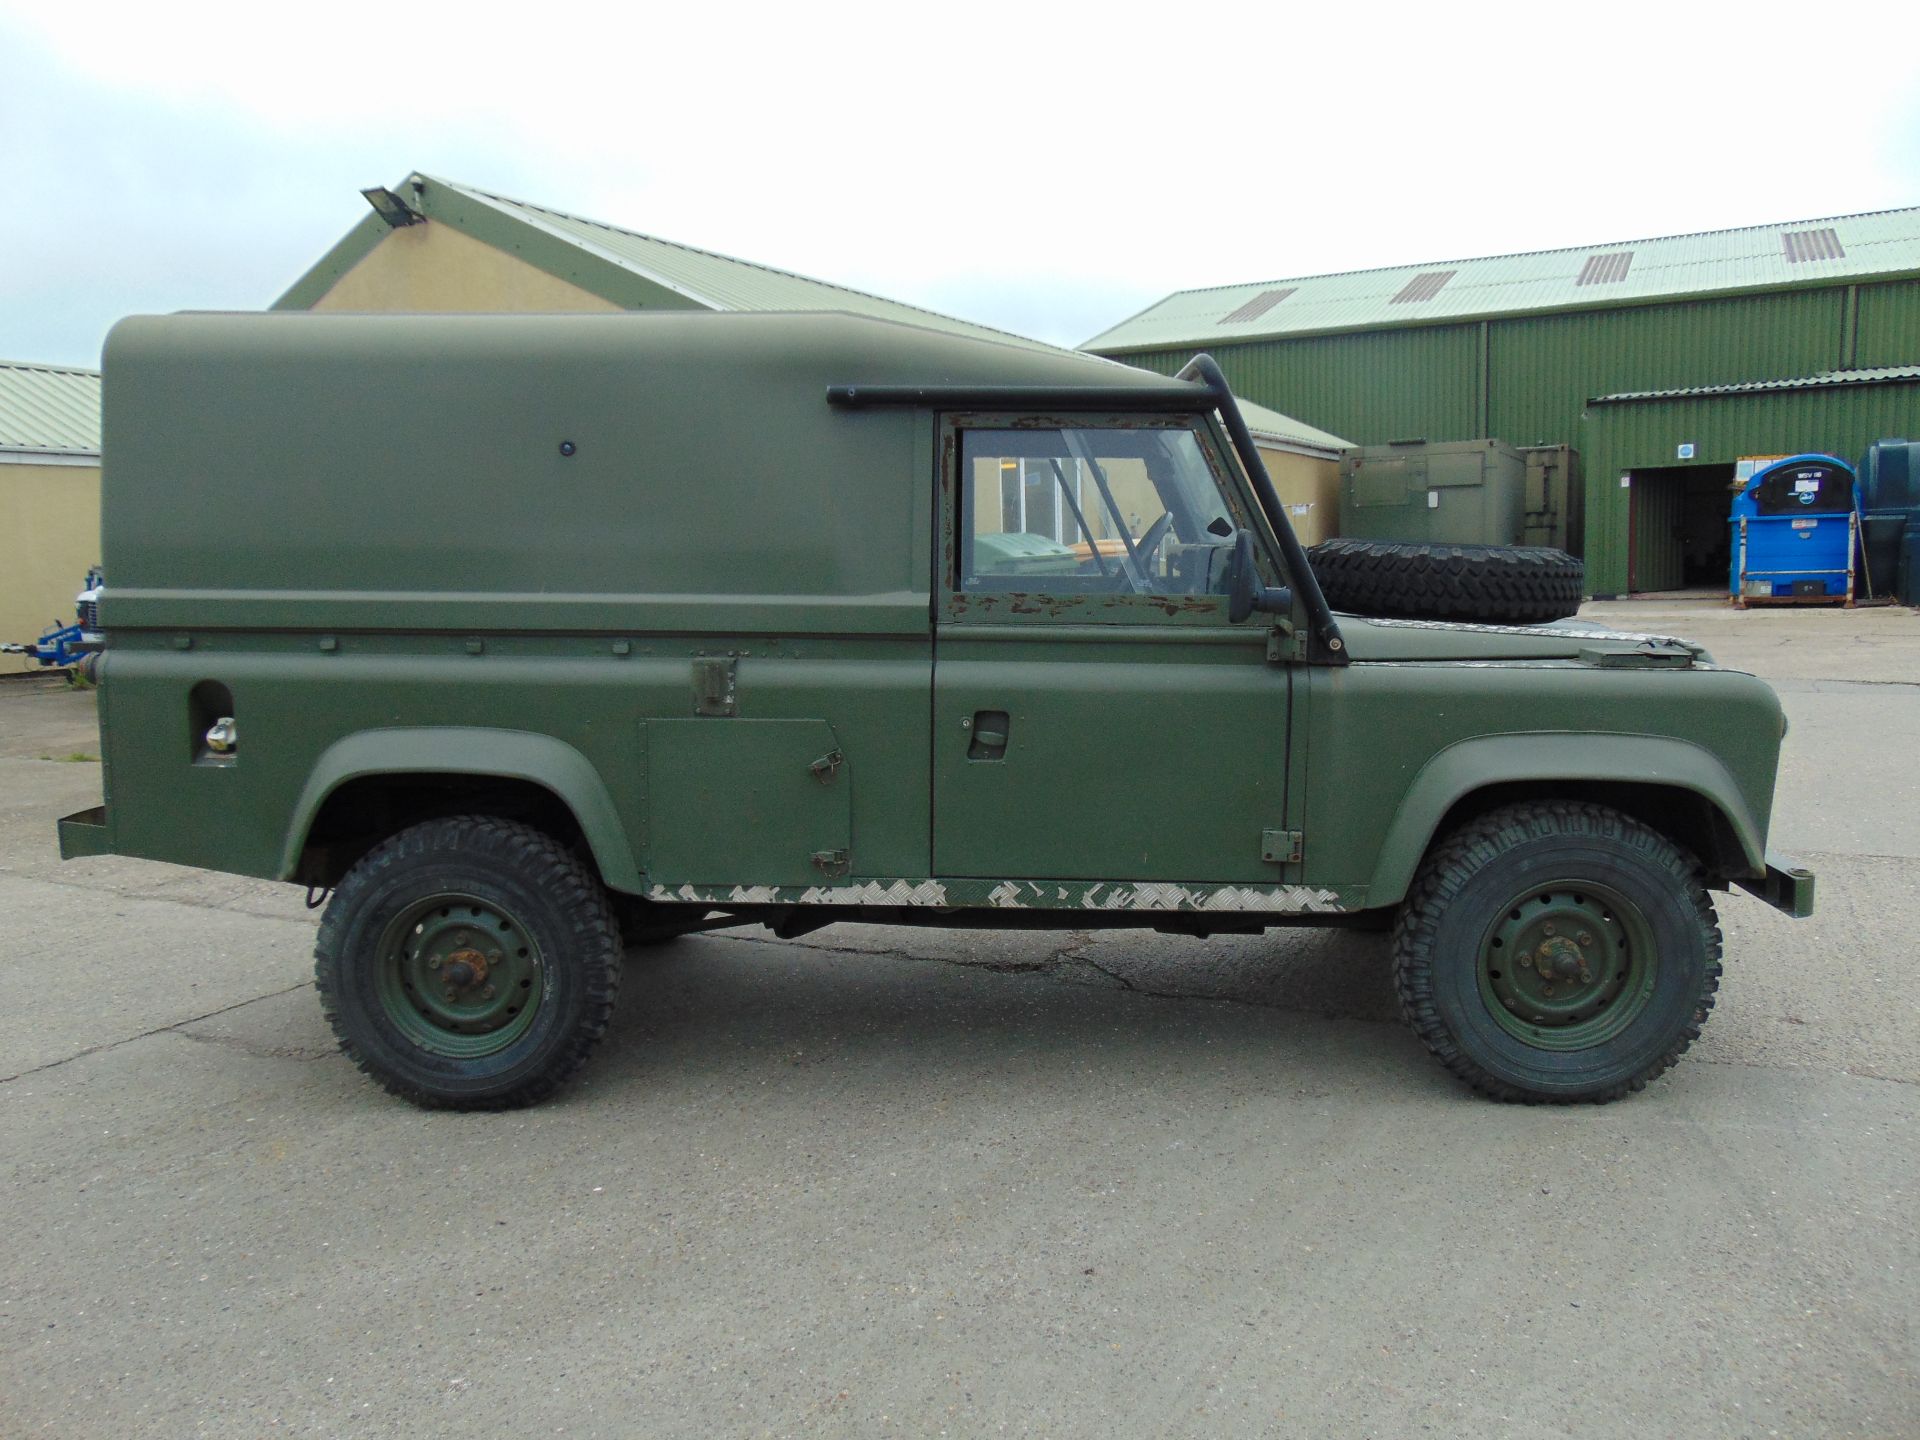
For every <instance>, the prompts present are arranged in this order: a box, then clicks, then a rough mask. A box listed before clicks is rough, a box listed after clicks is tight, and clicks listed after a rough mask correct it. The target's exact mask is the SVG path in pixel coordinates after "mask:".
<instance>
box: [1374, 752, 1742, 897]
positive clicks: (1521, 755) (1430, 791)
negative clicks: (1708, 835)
mask: <svg viewBox="0 0 1920 1440" xmlns="http://www.w3.org/2000/svg"><path fill="white" fill-rule="evenodd" d="M1553 781H1588V782H1598V783H1605V782H1609V781H1612V782H1616V783H1626V784H1634V785H1653V786H1664V787H1667V788H1669V789H1674V790H1684V791H1688V792H1691V793H1692V794H1695V795H1698V796H1700V797H1702V798H1703V799H1705V800H1706V801H1707V802H1708V803H1709V804H1711V805H1712V806H1714V807H1715V808H1716V809H1717V810H1718V811H1719V812H1720V814H1721V815H1722V816H1723V817H1724V818H1725V820H1726V821H1727V824H1728V825H1729V827H1731V829H1732V831H1733V833H1734V835H1735V836H1736V837H1737V839H1738V840H1739V843H1740V850H1741V853H1742V854H1743V855H1745V857H1746V860H1747V864H1748V866H1749V868H1750V870H1751V871H1752V872H1753V873H1755V874H1761V873H1764V870H1765V866H1766V857H1765V847H1764V845H1763V844H1762V841H1763V838H1764V837H1763V835H1762V832H1761V828H1760V826H1759V825H1758V824H1756V823H1755V821H1754V817H1753V813H1752V810H1751V809H1750V807H1749V806H1748V805H1747V801H1746V796H1745V795H1744V794H1743V793H1742V792H1741V789H1740V786H1739V785H1738V784H1737V783H1736V782H1735V780H1734V778H1733V776H1732V775H1731V774H1730V773H1729V772H1728V770H1727V768H1726V766H1724V765H1723V764H1721V763H1720V760H1719V759H1718V757H1716V756H1715V755H1714V754H1713V753H1712V752H1711V751H1709V750H1706V749H1703V748H1702V747H1700V746H1698V745H1695V744H1693V743H1691V742H1690V741H1686V740H1676V739H1673V738H1672V737H1671V736H1665V735H1572V734H1562V733H1548V734H1533V735H1482V736H1477V737H1475V738H1474V739H1471V740H1462V741H1460V742H1458V743H1457V744H1454V745H1450V746H1448V747H1447V748H1446V749H1445V750H1442V751H1441V752H1440V753H1439V754H1438V755H1435V756H1434V757H1433V758H1432V759H1431V760H1429V761H1428V762H1427V763H1426V764H1425V765H1424V766H1422V767H1421V769H1420V772H1419V773H1418V774H1417V775H1415V776H1414V778H1413V783H1412V784H1411V785H1409V786H1408V787H1407V792H1406V795H1405V796H1404V797H1403V798H1402V799H1401V802H1400V811H1399V813H1398V814H1397V815H1396V816H1395V817H1394V821H1393V824H1392V826H1390V827H1389V829H1388V831H1387V838H1386V840H1385V841H1384V842H1383V843H1382V844H1381V847H1380V856H1379V859H1378V860H1377V861H1376V862H1375V864H1374V869H1373V877H1372V879H1371V880H1370V881H1369V882H1368V885H1367V903H1368V905H1370V906H1372V905H1392V904H1397V903H1398V902H1399V901H1401V900H1403V899H1405V898H1406V894H1407V888H1408V886H1410V885H1411V884H1412V882H1413V874H1414V871H1415V870H1416V869H1418V868H1419V865H1420V861H1421V859H1422V858H1423V857H1424V856H1425V855H1426V853H1427V850H1428V847H1429V846H1430V845H1431V844H1432V843H1433V840H1434V838H1435V835H1436V832H1437V831H1438V830H1439V828H1440V823H1441V821H1443V820H1444V819H1445V818H1446V816H1447V812H1448V811H1450V810H1451V809H1452V808H1453V807H1454V806H1455V805H1456V804H1458V803H1459V802H1460V801H1462V800H1464V799H1466V798H1467V796H1469V795H1471V794H1473V793H1474V792H1475V791H1476V790H1484V789H1486V788H1487V787H1488V786H1490V785H1501V784H1508V783H1512V782H1535V783H1552V782H1553Z"/></svg>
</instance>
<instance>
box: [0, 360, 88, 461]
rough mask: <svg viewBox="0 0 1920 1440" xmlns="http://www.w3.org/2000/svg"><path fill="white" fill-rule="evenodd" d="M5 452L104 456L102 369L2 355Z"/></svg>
mask: <svg viewBox="0 0 1920 1440" xmlns="http://www.w3.org/2000/svg"><path fill="white" fill-rule="evenodd" d="M0 453H4V454H7V455H10V456H13V457H15V458H19V457H21V456H36V455H47V456H59V457H63V458H64V457H76V458H85V459H98V458H99V455H100V372H99V371H98V370H80V369H76V368H74V367H72V366H68V365H35V364H32V363H30V362H28V361H19V360H0Z"/></svg>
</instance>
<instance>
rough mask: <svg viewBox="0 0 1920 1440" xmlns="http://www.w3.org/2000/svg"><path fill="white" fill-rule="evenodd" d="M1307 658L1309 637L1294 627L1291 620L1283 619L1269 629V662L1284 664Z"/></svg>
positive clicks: (1271, 663) (1270, 663)
mask: <svg viewBox="0 0 1920 1440" xmlns="http://www.w3.org/2000/svg"><path fill="white" fill-rule="evenodd" d="M1306 658H1307V637H1306V636H1305V635H1303V634H1301V633H1300V632H1299V631H1298V630H1296V629H1294V628H1293V624H1292V622H1291V621H1287V620H1281V621H1277V622H1275V624H1274V627H1273V628H1272V629H1271V630H1269V631H1267V663H1268V664H1269V665H1282V664H1285V663H1286V662H1287V661H1289V660H1304V659H1306Z"/></svg>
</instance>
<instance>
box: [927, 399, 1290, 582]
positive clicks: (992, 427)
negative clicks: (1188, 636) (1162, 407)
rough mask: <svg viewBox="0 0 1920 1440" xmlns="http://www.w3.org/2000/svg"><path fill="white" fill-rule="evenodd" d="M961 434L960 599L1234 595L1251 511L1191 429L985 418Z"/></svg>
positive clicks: (1266, 578)
mask: <svg viewBox="0 0 1920 1440" xmlns="http://www.w3.org/2000/svg"><path fill="white" fill-rule="evenodd" d="M958 434H959V446H958V457H959V464H958V480H959V492H960V493H959V514H958V523H957V525H956V526H955V530H956V532H957V536H958V542H959V543H958V544H957V546H956V547H955V552H956V554H955V561H956V566H955V573H954V574H953V575H952V576H951V577H950V582H949V583H950V584H951V585H952V588H953V589H954V590H955V591H958V592H960V593H963V594H964V593H975V594H993V593H1007V592H1039V593H1045V594H1051V595H1060V596H1074V595H1098V594H1115V595H1151V596H1224V595H1225V593H1226V590H1227V585H1228V580H1229V574H1228V570H1229V564H1230V561H1231V559H1232V555H1233V547H1234V536H1235V533H1236V532H1237V531H1238V530H1240V529H1242V528H1247V527H1248V526H1249V525H1250V518H1249V517H1250V510H1249V507H1248V506H1247V503H1246V501H1245V499H1244V497H1243V496H1242V495H1241V494H1240V492H1239V491H1238V489H1237V488H1236V486H1235V485H1234V484H1233V483H1232V482H1231V480H1230V479H1229V477H1228V472H1227V471H1226V470H1225V468H1224V466H1222V465H1221V463H1220V460H1219V455H1218V452H1217V451H1216V450H1215V448H1214V446H1213V444H1212V442H1211V440H1210V438H1209V437H1208V436H1207V435H1206V433H1205V432H1204V431H1203V430H1201V429H1199V428H1198V427H1196V426H1195V425H1194V424H1193V422H1191V421H1190V420H1186V419H1180V420H1178V421H1170V420H1168V419H1165V418H1162V417H1147V418H1145V419H1140V418H1136V419H1133V420H1131V421H1124V422H1105V423H1102V422H1097V421H1088V422H1085V423H1079V422H1075V423H1067V424H1052V425H1048V424H1041V423H1036V422H1035V421H1032V420H1027V419H1024V418H1017V417H1007V418H1005V419H1004V420H1003V419H1000V418H998V417H981V418H979V419H969V420H967V421H966V422H964V423H962V424H961V425H960V426H959V427H958ZM1260 563H1261V566H1262V578H1263V583H1268V584H1271V583H1275V575H1274V567H1273V566H1272V565H1271V562H1270V561H1269V560H1268V559H1267V558H1266V557H1265V556H1264V555H1263V556H1262V558H1261V562H1260Z"/></svg>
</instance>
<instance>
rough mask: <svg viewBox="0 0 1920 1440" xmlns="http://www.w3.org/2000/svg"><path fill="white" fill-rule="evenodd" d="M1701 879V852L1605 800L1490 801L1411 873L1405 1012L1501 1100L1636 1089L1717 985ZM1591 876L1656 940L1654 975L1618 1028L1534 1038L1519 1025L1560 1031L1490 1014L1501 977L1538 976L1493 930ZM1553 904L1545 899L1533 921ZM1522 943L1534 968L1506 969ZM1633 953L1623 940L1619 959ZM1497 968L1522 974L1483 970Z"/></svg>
mask: <svg viewBox="0 0 1920 1440" xmlns="http://www.w3.org/2000/svg"><path fill="white" fill-rule="evenodd" d="M1703 879H1704V877H1703V874H1702V872H1701V869H1700V866H1699V865H1698V863H1697V862H1696V861H1695V860H1694V859H1693V858H1692V857H1691V856H1689V855H1688V854H1686V853H1685V852H1684V851H1682V850H1681V849H1680V848H1679V847H1678V846H1676V845H1674V844H1673V843H1672V842H1671V841H1669V840H1668V839H1667V838H1666V837H1665V836H1663V835H1660V834H1659V833H1657V832H1656V831H1654V830H1652V829H1649V828H1648V827H1647V826H1645V825H1643V824H1641V823H1640V822H1639V821H1637V820H1634V819H1632V818H1630V817H1628V816H1626V815H1623V814H1621V813H1620V812H1619V811H1616V810H1612V809H1608V808H1607V807H1605V806H1601V805H1592V804H1585V803H1575V802H1559V801H1555V802H1536V803H1527V804H1519V805H1510V806H1507V807H1505V808H1503V809H1500V810H1495V811H1493V812H1491V813H1489V814H1487V815H1484V816H1482V817H1481V818H1480V819H1478V820H1474V821H1472V822H1470V823H1468V824H1467V825H1465V826H1464V827H1462V828H1461V829H1459V830H1457V831H1455V832H1454V833H1453V834H1452V835H1450V836H1449V837H1447V838H1446V839H1444V840H1443V841H1442V842H1441V843H1440V844H1439V845H1437V846H1436V847H1435V848H1434V850H1433V851H1432V853H1431V854H1429V855H1428V857H1427V859H1426V861H1425V862H1424V863H1423V864H1422V865H1421V867H1420V871H1419V873H1418V874H1417V875H1416V876H1415V878H1414V882H1413V886H1412V889H1411V890H1410V891H1409V893H1408V896H1407V900H1406V903H1405V905H1404V906H1403V907H1402V909H1401V913H1400V917H1399V920H1398V922H1397V923H1396V925H1395V927H1394V936H1393V973H1394V985H1395V989H1396V990H1397V991H1398V992H1399V997H1400V1009H1401V1013H1402V1014H1403V1015H1404V1016H1405V1017H1406V1020H1407V1023H1408V1024H1409V1025H1411V1026H1412V1027H1413V1030H1414V1033H1415V1034H1417V1035H1418V1036H1419V1037H1420V1038H1421V1040H1422V1041H1424V1042H1425V1044H1426V1046H1427V1048H1428V1049H1429V1050H1431V1051H1432V1052H1433V1054H1434V1055H1435V1056H1436V1057H1437V1058H1438V1059H1439V1061H1440V1063H1441V1064H1443V1065H1445V1066H1446V1067H1447V1069H1448V1070H1450V1071H1452V1072H1453V1073H1454V1074H1455V1075H1456V1076H1458V1077H1459V1078H1460V1079H1462V1080H1464V1081H1466V1083H1467V1084H1469V1085H1471V1086H1472V1087H1473V1088H1474V1089H1476V1090H1478V1091H1480V1092H1481V1093H1483V1094H1486V1095H1490V1096H1492V1097H1493V1098H1495V1099H1497V1100H1506V1101H1518V1102H1522V1103H1526V1104H1541V1103H1548V1104H1571V1103H1574V1102H1578V1101H1587V1102H1592V1103H1595V1104H1601V1103H1605V1102H1607V1101H1610V1100H1617V1099H1620V1098H1621V1097H1622V1096H1625V1095H1628V1094H1631V1093H1633V1092H1634V1091H1637V1090H1642V1089H1644V1088H1645V1087H1646V1084H1647V1082H1648V1081H1649V1080H1652V1079H1653V1078H1654V1077H1655V1076H1657V1075H1659V1074H1661V1073H1662V1072H1664V1071H1665V1070H1666V1069H1667V1068H1668V1067H1670V1066H1671V1065H1672V1064H1673V1063H1674V1062H1675V1061H1676V1060H1678V1059H1679V1058H1680V1056H1681V1055H1682V1054H1683V1053H1684V1052H1685V1051H1686V1049H1687V1047H1688V1046H1689V1045H1691V1044H1692V1043H1693V1042H1694V1041H1695V1040H1696V1039H1698V1038H1699V1035H1700V1028H1701V1026H1702V1025H1703V1024H1705V1023H1706V1019H1707V1016H1708V1014H1709V1012H1711V1011H1712V1009H1713V1003H1714V996H1715V993H1716V992H1717V991H1718V990H1719V987H1720V952H1721V946H1720V928H1719V925H1718V923H1717V921H1716V918H1715V915H1714V910H1713V904H1712V902H1711V900H1710V899H1709V898H1708V895H1707V891H1706V888H1705V885H1704V884H1703ZM1583 885H1589V886H1592V887H1594V888H1595V889H1596V890H1605V891H1608V892H1611V893H1612V894H1613V895H1615V896H1618V897H1620V898H1621V899H1622V900H1624V901H1625V902H1626V903H1627V904H1628V905H1630V906H1632V907H1635V909H1636V910H1637V915H1633V914H1623V915H1622V916H1620V917H1615V916H1613V915H1612V914H1608V915H1607V916H1606V919H1608V920H1615V919H1619V920H1621V921H1623V922H1624V921H1631V923H1632V924H1633V925H1634V926H1637V927H1640V929H1641V930H1642V931H1643V933H1644V935H1645V936H1646V937H1647V939H1648V941H1650V944H1651V949H1652V950H1653V954H1652V955H1651V956H1648V957H1644V959H1645V961H1650V962H1651V963H1650V967H1649V969H1650V976H1649V977H1648V978H1646V979H1644V980H1643V981H1642V982H1640V985H1639V990H1640V993H1641V994H1642V995H1643V998H1642V999H1641V1000H1640V1001H1639V1002H1638V1008H1637V1009H1623V1010H1622V1011H1620V1012H1618V1013H1617V1014H1616V1015H1615V1016H1614V1017H1613V1019H1612V1023H1616V1024H1619V1025H1621V1026H1622V1028H1621V1029H1620V1031H1619V1033H1617V1034H1613V1035H1611V1036H1609V1037H1607V1038H1605V1039H1604V1040H1602V1041H1600V1042H1599V1043H1595V1044H1592V1045H1591V1046H1588V1047H1586V1048H1571V1049H1568V1048H1560V1049H1548V1048H1540V1045H1539V1044H1537V1043H1533V1042H1530V1041H1528V1040H1525V1039H1522V1038H1520V1037H1519V1036H1517V1035H1516V1034H1515V1033H1513V1032H1514V1029H1515V1028H1516V1027H1517V1028H1519V1029H1523V1030H1528V1031H1529V1033H1530V1034H1531V1035H1532V1036H1534V1037H1535V1039H1536V1040H1538V1039H1540V1038H1542V1037H1549V1036H1551V1034H1553V1033H1554V1032H1551V1031H1549V1030H1542V1029H1533V1028H1531V1027H1528V1026H1526V1025H1525V1024H1524V1023H1523V1022H1524V1021H1525V1019H1526V1018H1527V1017H1526V1016H1525V1015H1524V1014H1523V1015H1512V1014H1496V1009H1497V1007H1496V1003H1495V990H1494V987H1495V986H1496V985H1499V984H1503V983H1504V984H1506V985H1508V986H1512V985H1513V984H1514V983H1515V979H1517V978H1518V977H1520V976H1521V975H1522V974H1523V973H1525V974H1526V975H1527V978H1528V979H1529V980H1534V979H1535V973H1534V970H1533V969H1532V968H1531V967H1537V966H1538V965H1539V961H1538V959H1537V958H1532V957H1531V955H1530V952H1527V951H1525V950H1524V949H1523V950H1519V951H1516V950H1511V949H1510V950H1508V951H1506V952H1505V954H1506V956H1507V958H1506V959H1505V960H1503V959H1501V958H1500V956H1501V953H1502V952H1500V951H1497V950H1494V949H1490V948H1488V947H1489V942H1490V940H1491V939H1492V938H1496V937H1497V935H1498V934H1499V933H1500V932H1501V931H1503V930H1506V931H1508V932H1509V933H1511V931H1512V929H1513V927H1514V925H1515V924H1516V923H1517V922H1520V921H1521V920H1522V917H1523V916H1525V915H1526V913H1527V907H1529V906H1542V907H1545V906H1548V904H1549V901H1550V900H1552V899H1553V897H1555V896H1558V897H1559V898H1558V902H1557V903H1561V904H1566V905H1568V906H1569V909H1570V913H1572V914H1573V915H1575V916H1577V915H1578V914H1579V912H1577V911H1572V910H1571V902H1572V901H1573V900H1575V899H1579V900H1582V901H1583V902H1585V903H1586V904H1587V905H1588V907H1589V909H1592V908H1593V903H1594V902H1593V897H1592V895H1591V894H1586V893H1582V892H1581V887H1582V886H1583ZM1553 913H1555V912H1553V911H1552V910H1551V909H1545V908H1543V909H1541V910H1539V911H1538V912H1537V913H1536V918H1535V920H1534V921H1531V922H1526V923H1542V922H1540V921H1539V920H1538V916H1547V915H1551V914H1553ZM1509 917H1511V919H1510V918H1509ZM1574 924H1575V926H1577V928H1579V929H1580V930H1581V931H1582V932H1585V931H1586V930H1587V929H1588V928H1589V927H1588V925H1587V923H1586V922H1585V921H1583V920H1578V919H1576V920H1575V922H1574ZM1592 928H1595V929H1598V928H1599V927H1598V926H1594V927H1592ZM1532 933H1533V934H1535V935H1536V936H1537V935H1538V934H1539V931H1537V930H1536V931H1534V932H1532ZM1563 933H1564V931H1563ZM1602 938H1603V939H1604V937H1602ZM1546 943H1547V944H1550V945H1551V944H1553V943H1555V942H1554V941H1551V940H1549V941H1548V942H1546ZM1582 943H1584V941H1583V942H1582ZM1515 954H1529V955H1530V960H1531V966H1530V968H1529V969H1528V970H1527V971H1525V972H1523V971H1522V970H1521V969H1518V968H1511V967H1512V957H1513V956H1514V955H1515ZM1626 954H1627V947H1622V952H1621V955H1622V963H1623V964H1624V963H1625V956H1626ZM1488 957H1491V958H1488ZM1582 963H1584V962H1582ZM1636 963H1643V962H1642V961H1641V960H1639V959H1636ZM1502 965H1507V966H1509V967H1510V968H1509V969H1508V970H1506V971H1505V972H1503V971H1502V970H1501V969H1500V968H1499V967H1500V966H1502ZM1595 968H1596V970H1597V969H1598V968H1599V967H1598V965H1596V966H1595ZM1503 973H1504V974H1506V975H1509V976H1512V977H1515V979H1506V980H1504V981H1500V980H1490V979H1488V978H1487V977H1488V976H1489V975H1494V976H1499V975H1502V974H1503ZM1540 973H1541V974H1544V971H1541V972H1540ZM1555 978H1557V977H1555ZM1603 983H1604V982H1603ZM1549 993H1550V992H1549ZM1621 993H1622V994H1623V995H1624V994H1625V993H1626V992H1625V990H1624V989H1623V990H1622V992H1621ZM1509 998H1511V996H1509ZM1561 1003H1570V1002H1561ZM1614 1003H1616V1004H1617V1003H1620V1002H1618V1001H1616V1002H1614ZM1509 1008H1511V1007H1509ZM1585 1023H1587V1024H1588V1025H1593V1024H1595V1023H1596V1022H1595V1021H1594V1020H1589V1021H1587V1022H1585ZM1599 1023H1600V1024H1601V1025H1602V1026H1603V1027H1604V1025H1605V1024H1606V1023H1608V1022H1607V1021H1606V1020H1605V1019H1602V1020H1601V1021H1599ZM1557 1033H1558V1034H1559V1035H1560V1036H1561V1037H1562V1043H1563V1044H1565V1043H1575V1044H1578V1043H1579V1035H1578V1032H1577V1031H1575V1030H1572V1029H1564V1030H1560V1031H1558V1032H1557Z"/></svg>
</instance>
